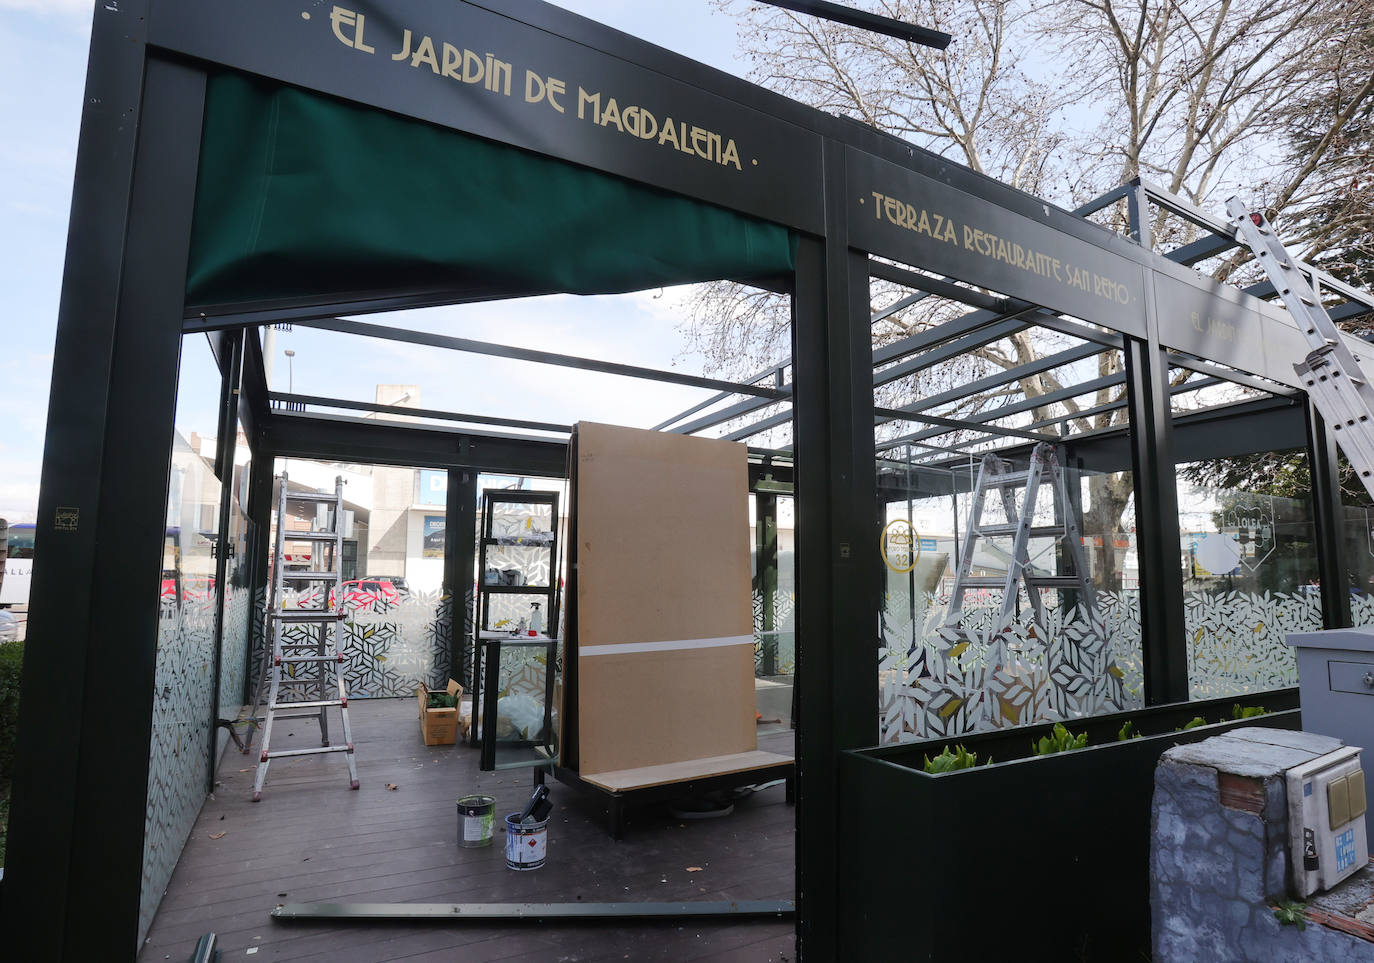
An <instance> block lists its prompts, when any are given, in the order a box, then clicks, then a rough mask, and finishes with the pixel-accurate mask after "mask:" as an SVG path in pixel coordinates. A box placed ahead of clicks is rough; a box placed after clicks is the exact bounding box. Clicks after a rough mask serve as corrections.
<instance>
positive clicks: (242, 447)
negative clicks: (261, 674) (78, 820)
mask: <svg viewBox="0 0 1374 963" xmlns="http://www.w3.org/2000/svg"><path fill="white" fill-rule="evenodd" d="M248 454H249V453H248V447H247V439H246V438H245V437H244V434H243V427H242V426H241V425H240V426H239V427H238V434H237V438H236V440H235V447H234V468H233V471H234V475H233V483H232V484H231V485H230V506H229V530H228V533H227V546H228V547H227V549H226V552H227V557H226V558H225V562H224V572H225V579H224V614H223V619H224V631H223V633H222V640H221V643H220V667H219V717H220V718H221V719H236V718H237V717H238V716H239V715H240V713H241V711H242V709H243V703H244V695H245V693H244V689H245V686H246V683H247V676H248V650H249V645H250V641H251V640H250V638H249V634H250V632H251V631H252V624H253V622H254V619H255V617H257V618H261V616H262V608H261V605H262V604H263V601H264V600H265V598H266V592H265V590H263V589H259V590H258V591H257V593H256V594H255V593H254V591H253V568H252V565H251V564H250V559H249V529H250V527H251V523H250V522H249V520H248V506H247V504H245V503H244V499H245V498H246V497H247V491H248V490H247V487H246V483H247V479H248V471H249V466H248ZM255 600H256V601H257V603H258V605H256V606H255V605H254V601H255ZM228 739H229V733H228V732H227V731H226V730H224V729H220V730H219V743H218V747H219V749H220V750H223V749H224V744H225V742H226V741H228Z"/></svg>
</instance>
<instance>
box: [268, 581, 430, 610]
mask: <svg viewBox="0 0 1374 963" xmlns="http://www.w3.org/2000/svg"><path fill="white" fill-rule="evenodd" d="M342 588H343V608H345V609H348V610H350V611H353V612H386V611H388V610H389V609H391V608H392V607H393V606H396V605H399V604H400V603H402V602H404V601H405V600H406V599H407V598H409V597H410V588H409V586H407V584H406V580H405V579H404V578H402V577H401V576H399V575H369V576H367V577H366V578H354V579H349V580H348V581H347V582H344V583H343V586H342ZM321 592H322V589H321V588H310V589H307V590H306V591H303V592H301V593H300V594H299V595H297V596H295V599H294V603H293V604H294V607H296V608H303V609H313V608H318V607H319V605H320V597H321ZM338 598H339V595H338V592H337V590H336V589H330V590H329V604H330V607H331V608H332V607H334V605H335V604H336V602H337V600H338Z"/></svg>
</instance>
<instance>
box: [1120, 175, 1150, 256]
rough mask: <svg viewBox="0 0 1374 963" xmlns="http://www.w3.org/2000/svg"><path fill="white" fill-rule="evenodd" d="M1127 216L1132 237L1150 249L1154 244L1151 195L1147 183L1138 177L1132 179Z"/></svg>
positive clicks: (1127, 196) (1128, 195)
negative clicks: (1146, 186) (1151, 224)
mask: <svg viewBox="0 0 1374 963" xmlns="http://www.w3.org/2000/svg"><path fill="white" fill-rule="evenodd" d="M1126 198H1127V200H1126V216H1127V218H1128V219H1129V221H1130V230H1131V237H1132V238H1133V239H1134V240H1135V242H1136V243H1137V244H1139V245H1140V246H1141V247H1143V248H1145V250H1147V251H1148V250H1149V249H1150V247H1151V245H1152V244H1153V238H1152V236H1151V230H1150V195H1149V194H1147V193H1146V191H1145V185H1144V184H1142V183H1140V178H1139V177H1137V178H1135V179H1134V180H1132V181H1131V192H1130V193H1129V194H1127V195H1126Z"/></svg>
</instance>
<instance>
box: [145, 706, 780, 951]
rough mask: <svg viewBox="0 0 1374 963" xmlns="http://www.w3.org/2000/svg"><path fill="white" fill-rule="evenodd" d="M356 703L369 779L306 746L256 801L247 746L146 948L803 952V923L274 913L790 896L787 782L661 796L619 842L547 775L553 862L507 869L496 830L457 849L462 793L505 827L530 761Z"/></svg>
mask: <svg viewBox="0 0 1374 963" xmlns="http://www.w3.org/2000/svg"><path fill="white" fill-rule="evenodd" d="M350 711H351V715H352V721H353V730H354V740H355V744H356V746H357V755H358V769H359V777H360V779H361V781H362V788H361V789H360V790H358V791H357V792H351V791H349V789H348V779H347V769H346V767H345V766H344V762H343V760H342V759H341V758H339V757H338V756H334V755H322V756H305V757H301V758H291V759H280V760H275V761H274V762H273V763H272V769H271V774H270V776H269V778H268V782H267V788H266V791H265V792H264V794H263V801H262V802H260V803H257V804H253V803H252V802H250V801H249V794H250V791H251V789H252V781H253V773H252V771H251V759H250V757H247V756H241V755H239V754H238V753H237V752H234V751H232V750H231V751H230V753H229V754H227V755H226V756H225V757H224V762H223V764H222V766H221V775H220V779H221V783H222V784H221V785H220V786H218V788H217V791H216V793H215V796H214V797H213V798H211V799H210V800H209V801H207V802H206V804H205V807H204V809H203V810H202V811H201V814H200V817H199V819H198V820H197V822H196V826H195V829H194V830H193V832H192V834H191V838H190V840H189V841H188V842H187V844H186V848H185V850H184V851H183V853H182V856H181V862H180V863H179V864H178V866H177V869H176V872H175V873H174V874H173V876H172V879H171V882H170V884H169V885H168V888H167V893H166V895H165V896H164V897H163V900H162V904H161V906H160V908H159V909H158V913H157V917H156V919H155V920H154V922H153V927H152V930H151V932H150V933H149V935H148V940H147V942H146V943H145V945H144V947H143V952H142V956H141V959H142V960H144V961H156V960H163V959H170V960H175V961H178V963H180V961H184V960H187V959H189V958H190V955H191V953H192V951H193V949H194V947H195V943H196V940H197V939H198V938H199V937H200V936H201V934H203V933H206V932H214V933H215V934H217V937H218V940H219V946H220V947H221V948H222V949H223V951H224V957H223V958H224V960H225V961H226V963H228V961H234V960H239V959H243V960H248V961H251V963H266V961H268V960H326V959H327V960H331V961H334V963H345V961H380V960H399V959H405V960H461V961H464V963H467V961H473V963H475V961H482V960H509V961H524V960H528V961H534V960H541V961H542V960H635V961H637V960H722V961H734V960H738V961H767V960H777V961H784V960H791V959H794V958H795V952H794V943H793V931H792V923H791V922H790V921H771V920H767V921H757V922H736V923H723V922H700V923H692V924H690V925H680V924H678V923H637V924H623V923H619V924H599V923H582V924H571V925H562V926H546V925H542V924H535V923H521V924H511V925H506V926H501V927H495V926H474V925H462V924H450V923H444V924H427V925H411V924H369V923H354V924H315V923H309V924H306V923H283V922H276V921H273V920H272V919H271V918H270V917H269V915H268V914H269V913H270V911H271V910H272V908H273V907H275V906H276V905H277V904H278V903H285V902H290V903H298V902H315V901H328V902H344V901H348V902H445V903H448V902H527V901H528V902H576V901H579V900H581V901H587V902H631V901H643V902H658V901H666V900H689V899H692V900H731V899H788V898H791V897H792V896H793V890H794V873H793V842H794V834H793V827H794V820H793V810H792V807H790V806H787V805H786V804H785V802H784V800H783V787H782V786H780V785H779V786H774V787H771V788H768V789H764V790H761V791H759V792H757V793H755V794H754V795H752V796H750V797H748V798H746V799H743V800H741V801H739V802H737V803H736V805H735V812H734V813H733V814H732V815H731V816H728V817H725V818H721V819H712V820H704V821H696V822H679V821H678V820H676V819H673V818H672V817H671V816H670V815H669V814H668V812H667V811H666V809H664V808H661V807H656V808H646V809H642V810H631V812H630V814H629V820H628V828H627V831H626V836H625V838H624V839H623V840H621V841H620V842H613V841H612V840H611V839H610V837H609V836H608V835H607V834H606V830H605V820H604V818H603V815H602V812H601V811H600V809H599V808H598V807H597V805H596V804H595V803H594V802H593V801H592V800H591V799H590V798H589V797H585V796H582V795H580V794H578V793H576V792H575V791H574V790H572V789H571V788H568V787H565V786H563V785H561V784H558V783H550V789H551V792H552V799H553V801H554V803H555V808H554V812H553V815H552V816H551V817H550V823H549V849H548V853H549V855H548V863H547V865H546V866H545V867H544V868H543V869H540V870H535V871H532V872H524V873H517V872H514V871H511V870H508V869H506V866H505V850H504V838H505V837H504V835H503V834H502V833H500V832H499V830H498V832H497V833H496V835H495V839H494V840H493V843H492V845H491V846H490V847H489V848H486V849H460V848H459V847H458V846H457V845H456V832H457V817H456V813H455V808H454V801H455V800H456V799H457V797H459V796H461V795H465V794H467V793H469V792H474V791H478V790H480V791H482V792H485V793H488V794H490V795H493V796H495V797H496V799H497V807H496V811H497V813H498V821H499V820H500V815H499V814H503V813H506V812H511V811H515V810H518V809H519V808H521V805H522V804H523V802H524V801H525V800H526V799H528V797H529V792H530V789H531V786H532V781H531V774H530V772H529V771H528V770H520V771H515V772H508V773H479V772H478V770H477V751H476V750H475V749H472V748H469V747H467V746H462V745H460V746H438V747H430V748H428V749H427V748H425V747H424V745H423V744H422V743H421V740H420V735H419V726H418V723H417V721H416V719H415V703H414V701H413V700H408V699H388V700H359V701H357V702H354V703H353V704H352V705H351V706H350ZM283 725H285V726H286V729H285V732H287V733H294V736H295V738H292V739H284V740H283V744H282V745H281V748H291V747H294V746H296V745H299V746H306V745H310V744H312V742H313V743H314V744H318V741H317V740H318V736H317V735H316V727H315V724H314V723H313V722H305V721H302V720H293V721H291V722H288V723H284V724H283ZM288 743H289V745H288ZM275 747H276V740H275V739H274V748H275ZM759 747H760V748H761V749H768V750H770V751H773V752H782V753H788V754H790V753H791V751H792V739H791V733H790V732H778V733H770V734H761V735H760V738H759ZM244 770H246V771H244ZM388 783H392V784H395V785H396V787H397V788H396V789H394V790H391V789H388V788H387V784H388ZM220 833H223V835H222V836H220V837H219V838H218V839H215V838H212V836H215V835H218V834H220ZM688 867H701V869H700V870H699V871H696V872H688ZM255 950H256V952H254V951H255Z"/></svg>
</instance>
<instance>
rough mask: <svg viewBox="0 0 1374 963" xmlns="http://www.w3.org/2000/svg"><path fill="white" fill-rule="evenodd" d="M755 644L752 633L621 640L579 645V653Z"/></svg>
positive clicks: (650, 650) (668, 650) (612, 652)
mask: <svg viewBox="0 0 1374 963" xmlns="http://www.w3.org/2000/svg"><path fill="white" fill-rule="evenodd" d="M753 644H754V637H753V636H752V635H727V636H725V637H724V638H720V639H670V640H668V641H667V642H620V643H616V644H615V645H579V646H578V647H577V654H578V655H588V656H590V655H625V654H628V653H631V652H670V651H673V650H676V649H715V648H719V647H720V646H723V645H748V646H752V645H753Z"/></svg>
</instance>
